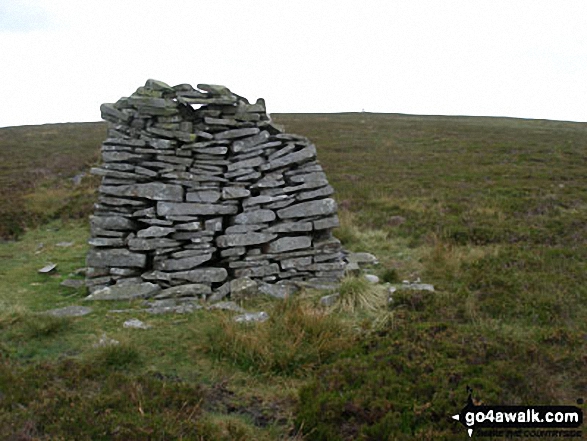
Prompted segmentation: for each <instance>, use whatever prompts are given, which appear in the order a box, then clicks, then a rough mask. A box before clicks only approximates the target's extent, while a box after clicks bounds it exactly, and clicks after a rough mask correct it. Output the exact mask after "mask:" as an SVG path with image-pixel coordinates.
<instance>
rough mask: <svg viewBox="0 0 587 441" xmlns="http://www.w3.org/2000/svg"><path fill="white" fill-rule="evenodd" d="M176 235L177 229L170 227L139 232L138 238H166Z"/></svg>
mask: <svg viewBox="0 0 587 441" xmlns="http://www.w3.org/2000/svg"><path fill="white" fill-rule="evenodd" d="M171 233H175V228H169V227H149V228H146V229H144V230H139V231H138V232H137V236H138V237H164V236H167V235H169V234H171Z"/></svg>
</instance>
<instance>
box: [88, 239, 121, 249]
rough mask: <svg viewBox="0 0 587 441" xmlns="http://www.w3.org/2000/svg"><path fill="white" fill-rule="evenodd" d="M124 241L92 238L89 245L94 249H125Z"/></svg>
mask: <svg viewBox="0 0 587 441" xmlns="http://www.w3.org/2000/svg"><path fill="white" fill-rule="evenodd" d="M124 243H125V242H124V239H122V238H119V237H92V238H91V239H90V240H88V244H89V245H92V246H93V247H123V246H124Z"/></svg>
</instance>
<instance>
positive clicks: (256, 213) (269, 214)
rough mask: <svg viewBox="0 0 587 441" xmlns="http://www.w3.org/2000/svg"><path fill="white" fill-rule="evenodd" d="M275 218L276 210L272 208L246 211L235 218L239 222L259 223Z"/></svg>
mask: <svg viewBox="0 0 587 441" xmlns="http://www.w3.org/2000/svg"><path fill="white" fill-rule="evenodd" d="M273 220H275V212H273V211H271V210H252V211H244V212H242V213H240V214H239V215H237V216H236V217H235V218H234V222H235V223H237V224H259V223H264V222H271V221H273Z"/></svg>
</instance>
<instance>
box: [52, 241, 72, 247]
mask: <svg viewBox="0 0 587 441" xmlns="http://www.w3.org/2000/svg"><path fill="white" fill-rule="evenodd" d="M73 245H75V242H57V243H56V244H55V246H56V247H60V248H69V247H71V246H73Z"/></svg>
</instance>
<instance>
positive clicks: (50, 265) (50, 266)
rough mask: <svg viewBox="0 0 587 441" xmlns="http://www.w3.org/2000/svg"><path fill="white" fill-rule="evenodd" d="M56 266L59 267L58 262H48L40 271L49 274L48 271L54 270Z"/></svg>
mask: <svg viewBox="0 0 587 441" xmlns="http://www.w3.org/2000/svg"><path fill="white" fill-rule="evenodd" d="M55 268H57V264H56V263H48V264H47V265H45V266H44V267H43V268H41V269H40V270H39V272H40V273H41V274H47V273H50V272H51V271H53V270H54V269H55Z"/></svg>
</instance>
